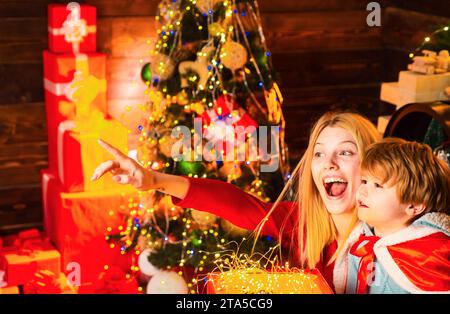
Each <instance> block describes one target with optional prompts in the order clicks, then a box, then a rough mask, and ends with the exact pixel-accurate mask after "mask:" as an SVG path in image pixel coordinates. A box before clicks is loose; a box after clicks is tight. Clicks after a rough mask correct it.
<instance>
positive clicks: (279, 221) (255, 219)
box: [172, 178, 298, 239]
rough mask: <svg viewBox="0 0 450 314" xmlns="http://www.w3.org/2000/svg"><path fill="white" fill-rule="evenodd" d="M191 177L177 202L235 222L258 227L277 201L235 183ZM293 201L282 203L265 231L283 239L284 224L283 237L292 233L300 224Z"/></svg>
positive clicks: (242, 225)
mask: <svg viewBox="0 0 450 314" xmlns="http://www.w3.org/2000/svg"><path fill="white" fill-rule="evenodd" d="M188 179H189V189H188V191H187V193H186V196H185V197H184V198H183V199H179V198H176V197H172V201H173V203H174V204H175V205H177V206H180V207H183V208H194V209H197V210H200V211H205V212H209V213H211V214H214V215H217V216H219V217H221V218H224V219H226V220H228V221H230V222H231V223H233V224H234V225H236V226H238V227H241V228H244V229H248V230H255V229H256V227H257V226H258V224H259V223H260V222H261V220H262V219H263V218H264V217H265V215H266V214H267V212H268V211H269V210H270V209H271V207H272V204H273V203H266V202H263V201H261V200H260V199H258V198H256V197H255V196H253V195H251V194H248V193H246V192H244V191H242V190H240V189H239V188H238V187H236V186H234V185H233V184H230V183H226V182H223V181H219V180H212V179H197V178H188ZM294 207H295V206H294V203H292V202H280V203H279V205H278V206H277V209H276V210H274V212H273V213H272V214H271V215H270V217H269V220H268V221H267V222H266V224H265V225H264V227H263V230H262V233H263V234H264V235H267V236H271V237H274V238H279V236H280V228H281V227H283V238H285V237H288V238H289V239H290V238H291V236H292V233H293V230H294V228H295V226H296V223H297V215H298V213H297V210H295V208H294Z"/></svg>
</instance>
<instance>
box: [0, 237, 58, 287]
mask: <svg viewBox="0 0 450 314" xmlns="http://www.w3.org/2000/svg"><path fill="white" fill-rule="evenodd" d="M33 235H34V236H33ZM60 258H61V255H60V254H59V252H58V251H56V250H55V249H54V247H53V246H52V245H51V244H50V242H49V241H48V239H43V238H42V237H41V236H40V234H39V232H37V230H30V231H25V232H23V233H19V235H18V236H17V237H16V240H15V241H14V245H12V246H9V247H5V248H3V250H2V253H1V255H0V268H1V269H3V270H4V272H5V274H4V275H5V276H4V277H5V278H4V279H3V280H4V281H5V282H6V283H7V284H8V285H9V286H15V285H23V284H25V283H27V282H28V281H29V280H31V279H32V278H33V276H34V273H36V272H37V271H39V270H44V269H45V270H50V271H52V272H53V273H55V274H58V275H59V274H60V270H61V264H60Z"/></svg>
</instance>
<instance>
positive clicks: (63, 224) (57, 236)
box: [41, 170, 140, 283]
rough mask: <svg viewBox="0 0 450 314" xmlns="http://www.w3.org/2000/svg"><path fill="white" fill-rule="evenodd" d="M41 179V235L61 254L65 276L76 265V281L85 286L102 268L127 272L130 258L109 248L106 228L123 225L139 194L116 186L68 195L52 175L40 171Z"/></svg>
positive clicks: (129, 255) (127, 188)
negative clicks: (42, 216) (106, 266)
mask: <svg viewBox="0 0 450 314" xmlns="http://www.w3.org/2000/svg"><path fill="white" fill-rule="evenodd" d="M41 177H42V191H43V203H44V227H45V232H46V234H47V235H48V236H49V237H50V240H51V241H52V243H54V244H55V246H56V248H57V249H58V250H59V251H60V253H61V263H62V269H63V271H66V275H67V276H68V277H70V274H69V273H70V272H71V271H72V270H73V268H72V266H73V265H79V270H80V281H81V283H87V282H93V281H95V280H97V278H98V276H99V274H100V273H101V272H103V271H104V267H105V265H120V267H121V269H129V268H130V267H131V264H132V263H131V259H132V258H133V257H132V254H127V255H122V254H120V249H119V248H118V247H115V248H111V247H110V245H109V243H108V242H107V241H106V239H105V235H106V233H107V228H108V227H111V228H117V227H118V226H119V225H121V224H122V223H123V221H124V217H125V215H126V214H127V213H128V212H129V210H130V208H129V207H128V205H129V204H130V202H131V203H134V204H138V203H139V195H140V194H139V193H140V192H137V191H136V190H135V189H134V188H132V187H131V186H120V185H117V184H116V188H111V189H106V190H103V191H94V192H81V193H68V192H67V190H66V189H65V188H64V187H63V185H62V183H61V182H60V181H59V179H58V176H57V175H56V174H54V173H51V172H50V171H49V170H44V171H42V172H41ZM72 263H75V264H72ZM68 272H69V273H68Z"/></svg>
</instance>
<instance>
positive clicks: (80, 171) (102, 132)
mask: <svg viewBox="0 0 450 314" xmlns="http://www.w3.org/2000/svg"><path fill="white" fill-rule="evenodd" d="M89 128H90V129H92V131H82V130H81V131H80V129H79V128H77V127H76V124H75V122H74V121H71V120H66V121H63V122H61V123H60V124H59V127H58V139H57V148H58V176H59V179H60V180H61V183H62V184H63V186H64V187H65V188H66V189H67V190H68V191H69V192H82V191H98V190H103V189H106V188H114V187H117V183H116V182H114V180H112V175H111V174H109V173H107V174H105V175H104V176H103V177H102V178H100V179H99V180H96V181H91V179H90V178H91V177H92V174H93V173H94V171H95V169H96V168H97V167H98V165H99V164H101V163H102V162H105V161H106V160H108V159H111V155H110V154H109V153H108V152H107V151H106V150H105V149H103V148H102V147H101V146H100V145H99V144H98V139H99V138H101V139H103V140H105V141H106V142H108V143H110V144H111V145H113V146H114V147H117V148H118V149H119V150H120V151H122V152H124V153H125V154H126V153H127V150H128V129H126V128H125V127H124V126H122V125H121V124H120V123H119V122H117V121H115V120H112V119H103V118H99V119H97V120H96V121H95V122H94V123H92V124H91V125H90V126H89Z"/></svg>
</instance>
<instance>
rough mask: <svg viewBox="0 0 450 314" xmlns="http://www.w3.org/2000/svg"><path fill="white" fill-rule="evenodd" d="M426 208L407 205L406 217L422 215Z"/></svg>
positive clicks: (420, 205)
mask: <svg viewBox="0 0 450 314" xmlns="http://www.w3.org/2000/svg"><path fill="white" fill-rule="evenodd" d="M425 208H426V206H425V205H424V204H409V205H408V207H406V211H405V212H406V214H407V215H408V216H411V218H412V217H415V216H418V215H420V214H422V213H423V211H424V210H425Z"/></svg>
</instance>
